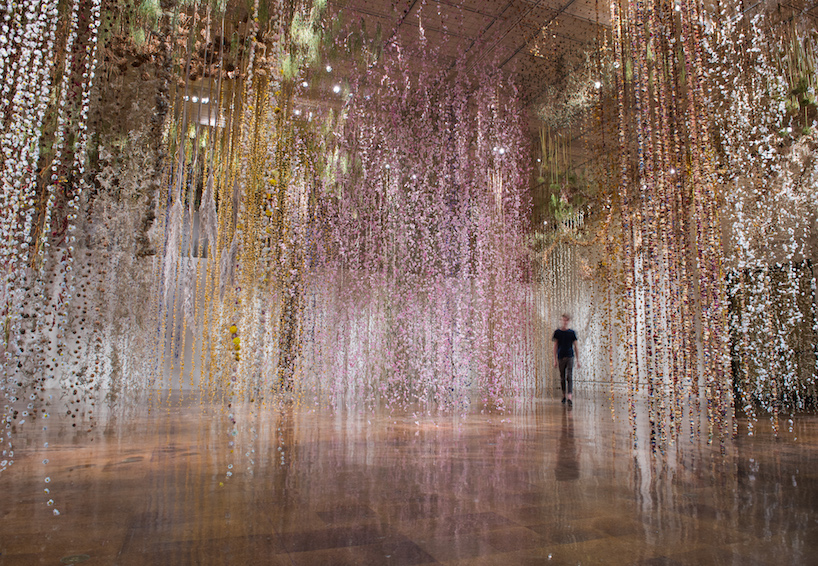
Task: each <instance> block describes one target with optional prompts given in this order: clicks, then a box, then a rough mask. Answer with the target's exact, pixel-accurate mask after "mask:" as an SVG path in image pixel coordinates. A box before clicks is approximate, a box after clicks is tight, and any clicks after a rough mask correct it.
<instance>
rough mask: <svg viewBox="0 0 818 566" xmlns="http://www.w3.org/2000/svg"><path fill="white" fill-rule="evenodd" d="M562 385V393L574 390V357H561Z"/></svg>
mask: <svg viewBox="0 0 818 566" xmlns="http://www.w3.org/2000/svg"><path fill="white" fill-rule="evenodd" d="M559 365H560V387H561V388H562V395H563V396H565V394H566V393H573V392H574V358H560V359H559Z"/></svg>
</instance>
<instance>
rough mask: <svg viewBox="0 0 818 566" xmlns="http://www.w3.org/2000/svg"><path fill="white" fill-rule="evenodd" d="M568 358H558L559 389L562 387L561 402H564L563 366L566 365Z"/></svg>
mask: <svg viewBox="0 0 818 566" xmlns="http://www.w3.org/2000/svg"><path fill="white" fill-rule="evenodd" d="M568 360H569V358H560V359H559V366H560V389H562V402H563V403H565V368H566V367H567V366H568Z"/></svg>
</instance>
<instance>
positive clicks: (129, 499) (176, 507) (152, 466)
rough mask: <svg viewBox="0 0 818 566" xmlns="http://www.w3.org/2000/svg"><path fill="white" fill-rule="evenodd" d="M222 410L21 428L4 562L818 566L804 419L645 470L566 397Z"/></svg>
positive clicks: (613, 429) (816, 426)
mask: <svg viewBox="0 0 818 566" xmlns="http://www.w3.org/2000/svg"><path fill="white" fill-rule="evenodd" d="M230 411H231V409H227V410H225V412H224V413H221V412H219V411H213V410H203V409H202V408H201V407H200V406H199V405H198V404H197V403H192V404H190V405H188V404H184V403H183V404H182V405H181V406H180V405H179V404H177V403H176V402H173V404H172V406H171V408H168V407H164V408H160V409H158V410H154V411H153V412H152V414H151V415H148V414H146V412H145V411H132V414H121V415H118V416H116V417H109V418H107V419H105V420H104V422H102V423H101V424H100V425H98V426H97V427H95V428H92V429H91V430H90V432H89V431H88V430H86V427H73V426H71V425H72V424H75V423H72V422H59V421H57V420H56V419H55V418H53V417H52V418H51V419H49V421H50V422H48V426H49V430H48V431H46V432H43V431H42V430H41V429H42V425H43V424H44V421H35V422H33V423H27V424H25V425H23V427H18V429H17V431H16V434H15V436H14V442H15V463H14V465H13V466H12V467H11V468H9V469H8V470H7V471H5V472H3V473H2V474H0V564H2V565H4V566H5V565H9V566H10V565H18V564H20V565H27V566H28V565H34V564H54V565H57V564H61V563H80V562H84V563H87V564H89V565H91V564H97V565H121V566H126V565H127V566H130V565H137V564H138V565H143V564H168V565H185V564H196V565H205V564H214V565H216V564H218V565H222V564H253V565H255V564H272V565H279V564H281V565H284V564H287V565H296V564H297V565H300V564H304V565H315V564H333V565H343V564H390V565H406V566H408V565H413V564H431V563H444V564H486V565H488V564H497V565H501V564H503V565H506V564H571V565H576V564H583V565H587V564H614V565H615V564H642V565H676V564H735V565H742V566H745V565H751V564H769V565H781V564H816V563H818V419H816V418H815V417H805V418H799V419H796V422H795V427H794V429H793V431H792V432H790V431H789V430H786V429H785V430H784V431H783V434H782V437H781V438H778V439H776V438H774V437H773V436H772V435H771V434H770V431H769V426H767V427H766V429H765V427H763V426H760V427H759V428H760V429H761V430H759V431H758V432H757V434H755V435H754V436H752V437H748V436H746V435H742V436H740V437H739V438H737V439H735V440H732V441H730V442H729V443H728V444H727V446H726V450H725V454H723V455H722V453H721V451H720V449H719V447H718V446H711V445H707V444H706V443H705V442H693V443H691V442H690V441H689V440H685V441H684V442H681V443H680V446H677V447H673V448H671V450H670V451H669V452H668V453H667V454H666V455H665V456H664V457H661V456H657V455H654V454H652V453H651V452H650V451H649V450H648V449H647V448H646V447H644V446H642V445H639V446H637V447H636V448H634V447H633V445H632V442H631V440H630V438H629V434H628V433H629V427H628V425H627V421H625V422H622V421H613V420H612V418H611V411H610V408H609V406H608V404H607V401H606V400H604V399H593V398H590V399H589V398H583V397H582V396H580V397H579V398H578V399H577V400H576V402H575V405H574V407H573V409H568V408H566V407H564V406H563V405H561V404H560V403H559V401H558V400H554V399H549V400H538V401H534V402H532V403H530V405H529V406H528V407H527V408H523V409H519V410H518V411H514V412H511V413H509V414H505V415H500V414H491V413H487V412H484V413H482V414H481V412H480V411H479V409H478V410H474V411H472V413H471V414H468V415H466V416H456V417H451V416H448V417H441V416H428V415H427V416H417V415H412V414H402V415H390V414H389V413H387V412H371V411H370V412H357V413H355V412H353V413H344V414H331V413H330V412H328V411H326V410H321V411H317V410H311V409H310V408H304V407H301V408H299V407H295V408H293V407H289V408H284V409H278V408H273V407H264V408H256V410H255V412H251V411H250V409H248V408H247V407H242V408H241V409H235V412H233V413H230ZM67 420H68V421H70V420H71V419H67ZM232 421H236V422H235V424H234V423H233V422H232ZM796 437H797V439H796ZM45 442H48V443H49V444H48V447H47V448H46V447H45V446H44V443H45ZM45 459H47V460H48V463H46V464H44V463H43V460H45ZM228 474H230V475H228ZM46 478H49V479H50V481H49V482H48V483H46ZM45 489H48V490H49V493H45V492H44V490H45ZM49 500H53V505H49V504H48V502H49ZM54 509H57V510H59V513H60V514H59V516H56V515H54V513H53V511H54Z"/></svg>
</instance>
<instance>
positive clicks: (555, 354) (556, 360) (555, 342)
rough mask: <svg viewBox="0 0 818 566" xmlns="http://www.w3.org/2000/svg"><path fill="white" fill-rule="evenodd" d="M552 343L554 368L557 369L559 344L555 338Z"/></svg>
mask: <svg viewBox="0 0 818 566" xmlns="http://www.w3.org/2000/svg"><path fill="white" fill-rule="evenodd" d="M552 341H553V342H554V367H557V366H558V365H559V359H558V358H557V349H558V346H559V342H557V339H556V338H554V339H553V340H552Z"/></svg>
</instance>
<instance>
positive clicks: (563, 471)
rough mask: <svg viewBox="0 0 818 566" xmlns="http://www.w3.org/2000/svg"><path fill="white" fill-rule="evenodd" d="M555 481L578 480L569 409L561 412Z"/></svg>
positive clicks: (572, 418)
mask: <svg viewBox="0 0 818 566" xmlns="http://www.w3.org/2000/svg"><path fill="white" fill-rule="evenodd" d="M555 474H556V478H557V481H573V480H575V479H578V478H579V459H578V458H577V445H576V443H575V442H574V416H573V411H571V410H570V409H568V410H564V411H562V429H561V432H560V444H559V448H558V449H557V469H556V472H555Z"/></svg>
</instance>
